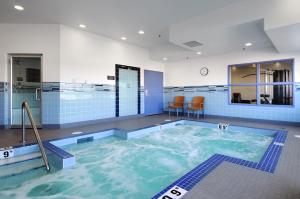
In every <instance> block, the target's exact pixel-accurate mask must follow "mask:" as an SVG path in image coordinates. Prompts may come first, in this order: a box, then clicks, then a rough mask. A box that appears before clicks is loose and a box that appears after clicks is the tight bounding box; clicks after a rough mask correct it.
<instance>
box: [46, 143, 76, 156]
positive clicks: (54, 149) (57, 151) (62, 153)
mask: <svg viewBox="0 0 300 199" xmlns="http://www.w3.org/2000/svg"><path fill="white" fill-rule="evenodd" d="M43 145H44V147H45V148H46V149H48V150H49V151H51V152H53V153H55V154H56V155H57V156H59V157H61V158H63V159H67V158H71V157H74V156H73V155H72V154H70V153H68V152H66V151H65V150H63V149H61V148H59V147H57V146H55V145H53V144H51V143H49V142H44V143H43Z"/></svg>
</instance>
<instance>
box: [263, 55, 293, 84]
mask: <svg viewBox="0 0 300 199" xmlns="http://www.w3.org/2000/svg"><path fill="white" fill-rule="evenodd" d="M292 70H293V61H292V60H285V61H275V62H267V63H262V64H261V65H260V83H273V82H292V81H293V72H292Z"/></svg>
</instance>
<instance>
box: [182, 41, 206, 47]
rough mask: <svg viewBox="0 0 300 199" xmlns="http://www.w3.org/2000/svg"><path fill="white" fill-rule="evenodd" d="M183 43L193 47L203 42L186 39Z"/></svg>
mask: <svg viewBox="0 0 300 199" xmlns="http://www.w3.org/2000/svg"><path fill="white" fill-rule="evenodd" d="M183 44H184V45H186V46H188V47H190V48H195V47H198V46H203V44H201V43H199V42H198V41H188V42H185V43H183Z"/></svg>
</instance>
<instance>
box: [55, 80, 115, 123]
mask: <svg viewBox="0 0 300 199" xmlns="http://www.w3.org/2000/svg"><path fill="white" fill-rule="evenodd" d="M112 117H115V87H114V86H112V85H95V84H68V83H61V85H60V124H65V123H73V122H81V121H89V120H97V119H104V118H112Z"/></svg>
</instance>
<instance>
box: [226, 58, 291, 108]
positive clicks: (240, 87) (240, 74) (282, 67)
mask: <svg viewBox="0 0 300 199" xmlns="http://www.w3.org/2000/svg"><path fill="white" fill-rule="evenodd" d="M293 62H294V60H293V59H289V60H279V61H268V62H260V63H253V64H242V65H241V64H239V65H231V66H229V73H230V75H229V76H230V80H229V84H230V86H231V89H230V97H231V99H230V101H231V103H232V104H258V105H259V104H264V105H267V104H269V105H293V103H294V99H293V84H294V82H293ZM257 77H259V78H257Z"/></svg>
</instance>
